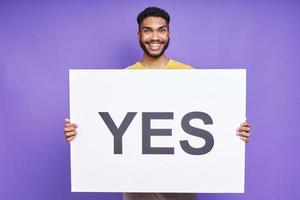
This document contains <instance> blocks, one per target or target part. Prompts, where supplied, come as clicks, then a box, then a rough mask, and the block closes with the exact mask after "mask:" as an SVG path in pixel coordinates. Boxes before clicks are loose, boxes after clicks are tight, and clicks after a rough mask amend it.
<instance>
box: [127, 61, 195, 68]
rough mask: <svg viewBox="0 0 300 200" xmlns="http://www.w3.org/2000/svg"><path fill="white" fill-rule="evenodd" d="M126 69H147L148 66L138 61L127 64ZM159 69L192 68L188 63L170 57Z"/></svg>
mask: <svg viewBox="0 0 300 200" xmlns="http://www.w3.org/2000/svg"><path fill="white" fill-rule="evenodd" d="M126 69H148V68H146V67H145V66H144V65H142V63H141V62H140V61H139V62H136V63H135V64H133V65H130V66H128V67H127V68H126ZM159 69H192V67H191V66H190V65H186V64H184V63H181V62H178V61H175V60H172V59H170V60H169V62H168V63H167V64H166V65H165V66H163V67H162V68H159Z"/></svg>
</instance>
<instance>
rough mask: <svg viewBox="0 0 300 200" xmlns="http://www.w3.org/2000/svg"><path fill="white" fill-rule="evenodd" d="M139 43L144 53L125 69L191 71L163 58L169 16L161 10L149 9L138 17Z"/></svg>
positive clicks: (168, 38) (182, 65) (167, 41)
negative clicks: (139, 59) (140, 58)
mask: <svg viewBox="0 0 300 200" xmlns="http://www.w3.org/2000/svg"><path fill="white" fill-rule="evenodd" d="M137 22H138V28H139V30H138V33H137V37H138V40H139V43H140V45H141V47H142V49H143V51H144V57H143V59H142V60H141V61H139V62H137V63H135V64H134V65H131V66H129V67H127V69H191V68H192V67H191V66H189V65H186V64H183V63H180V62H177V61H175V60H172V59H168V58H167V57H166V56H165V54H164V53H165V51H166V49H167V48H168V46H169V42H170V28H169V23H170V16H169V14H168V13H167V12H166V11H164V10H163V9H160V8H156V7H149V8H146V9H145V10H144V11H142V12H141V13H140V14H139V15H138V17H137Z"/></svg>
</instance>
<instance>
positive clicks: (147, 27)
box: [141, 25, 169, 29]
mask: <svg viewBox="0 0 300 200" xmlns="http://www.w3.org/2000/svg"><path fill="white" fill-rule="evenodd" d="M144 28H145V29H152V27H150V26H143V27H141V29H144ZM162 28H169V27H168V26H167V25H164V26H160V27H158V29H162Z"/></svg>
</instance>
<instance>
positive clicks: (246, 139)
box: [240, 137, 249, 143]
mask: <svg viewBox="0 0 300 200" xmlns="http://www.w3.org/2000/svg"><path fill="white" fill-rule="evenodd" d="M240 139H241V140H243V141H244V142H245V143H248V142H249V138H247V137H240Z"/></svg>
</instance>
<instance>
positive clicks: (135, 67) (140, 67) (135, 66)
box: [125, 61, 145, 69]
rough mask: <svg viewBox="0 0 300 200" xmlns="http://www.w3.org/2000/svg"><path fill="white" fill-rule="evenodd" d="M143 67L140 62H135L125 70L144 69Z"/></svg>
mask: <svg viewBox="0 0 300 200" xmlns="http://www.w3.org/2000/svg"><path fill="white" fill-rule="evenodd" d="M144 68H145V67H144V66H143V65H142V64H141V62H139V61H138V62H136V63H134V64H133V65H130V66H128V67H126V68H125V69H144Z"/></svg>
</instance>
